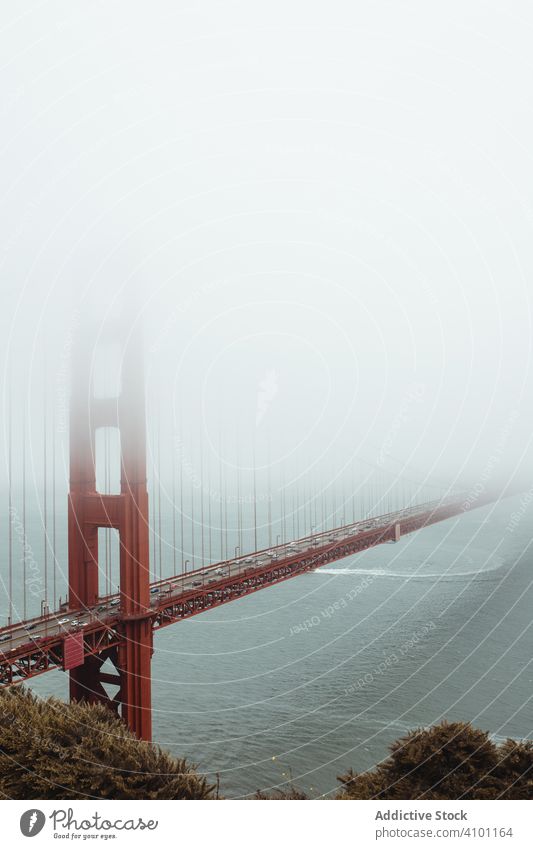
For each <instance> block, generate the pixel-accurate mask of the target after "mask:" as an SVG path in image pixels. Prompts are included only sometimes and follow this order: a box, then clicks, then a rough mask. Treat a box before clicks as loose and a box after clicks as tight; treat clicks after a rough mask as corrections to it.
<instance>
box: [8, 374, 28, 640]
mask: <svg viewBox="0 0 533 849" xmlns="http://www.w3.org/2000/svg"><path fill="white" fill-rule="evenodd" d="M8 380H9V386H8V397H7V405H8V409H7V444H8V449H7V450H8V457H7V463H8V473H7V475H8V516H9V524H8V551H9V554H8V556H9V583H8V587H9V616H8V624H9V625H11V623H12V622H13V519H14V516H13V422H12V416H13V411H12V400H13V399H12V391H11V375H9V376H8ZM23 414H24V411H23Z"/></svg>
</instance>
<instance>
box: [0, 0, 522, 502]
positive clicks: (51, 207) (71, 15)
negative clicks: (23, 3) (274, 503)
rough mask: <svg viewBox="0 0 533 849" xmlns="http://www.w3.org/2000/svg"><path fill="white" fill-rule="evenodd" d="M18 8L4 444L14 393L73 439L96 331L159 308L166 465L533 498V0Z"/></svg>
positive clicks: (156, 325)
mask: <svg viewBox="0 0 533 849" xmlns="http://www.w3.org/2000/svg"><path fill="white" fill-rule="evenodd" d="M3 17H4V20H3V25H2V31H1V33H0V43H1V46H2V51H1V53H2V57H3V60H2V65H3V67H2V71H1V74H0V92H1V103H2V127H3V132H2V153H1V159H0V181H1V196H2V201H1V205H0V210H1V216H2V218H1V228H0V230H1V234H2V235H1V251H0V262H1V266H2V275H1V280H2V306H3V308H2V310H1V313H0V322H1V333H0V352H1V353H0V357H1V364H2V388H3V403H4V429H3V430H4V432H3V434H2V439H3V442H4V446H5V436H6V430H5V420H6V416H5V403H6V398H7V395H8V394H9V391H8V390H9V387H11V389H10V391H11V393H12V395H13V397H14V399H15V400H14V406H15V407H16V411H17V410H18V412H15V418H16V421H17V422H18V423H19V424H20V421H21V416H22V417H26V419H27V428H28V433H29V437H30V438H32V439H33V440H34V442H35V444H37V443H38V440H39V433H40V425H39V421H40V418H39V409H40V407H42V403H43V396H44V395H46V397H47V405H48V411H49V415H51V416H53V420H54V422H55V426H56V428H58V427H59V429H58V433H57V439H58V440H59V441H60V442H62V443H63V441H64V430H61V429H60V425H61V422H62V421H63V419H64V417H65V415H66V413H65V409H66V404H67V401H68V398H67V395H68V388H67V384H68V379H69V378H68V376H69V368H70V359H71V349H72V345H73V342H74V340H75V339H76V337H77V334H78V333H79V328H80V324H81V323H83V322H84V321H85V320H86V318H87V317H88V316H90V317H91V318H92V319H93V320H94V321H95V322H96V323H97V325H98V326H100V325H102V326H103V325H104V324H105V322H106V321H107V320H108V318H109V316H110V315H112V314H114V313H116V312H117V311H118V313H121V312H122V311H123V310H124V309H125V304H127V303H130V302H131V299H132V298H133V297H134V296H135V298H136V306H135V315H136V317H137V319H138V320H139V321H140V322H141V323H142V325H143V328H144V338H145V352H146V353H145V364H146V377H147V385H148V404H149V413H150V416H149V418H150V417H151V418H152V419H153V420H155V419H156V417H159V418H160V419H161V421H162V445H163V449H162V451H163V457H166V456H169V455H170V452H172V453H174V456H175V451H176V434H178V435H179V434H181V438H182V439H184V440H185V442H186V443H187V446H188V447H187V452H188V453H189V454H194V452H195V451H197V450H198V445H199V443H200V441H201V443H202V446H203V448H204V449H205V451H206V455H207V456H208V458H209V462H211V461H212V463H213V464H216V463H218V462H219V456H218V454H219V451H221V450H222V451H223V462H224V463H225V464H227V466H228V468H230V467H231V468H234V467H235V464H237V465H239V464H240V465H242V467H243V468H249V467H250V464H251V461H252V460H251V458H252V452H253V451H255V452H256V455H257V456H256V461H257V462H258V463H259V464H261V463H263V464H265V463H267V462H270V464H271V465H272V467H273V468H274V469H276V470H277V471H279V467H280V466H281V465H282V464H283V463H285V464H286V465H287V466H288V467H289V468H290V469H291V470H292V471H293V472H294V470H295V469H297V468H301V467H302V466H312V465H313V463H314V462H315V461H317V460H318V459H320V462H321V463H322V465H321V466H320V470H323V473H324V474H327V468H328V464H329V466H330V467H331V468H333V467H334V466H335V465H336V466H340V467H341V466H342V464H343V458H344V457H346V458H352V457H357V458H360V459H361V460H364V461H365V462H367V463H369V464H377V465H379V466H380V467H384V468H386V469H388V470H389V471H390V473H391V474H396V473H398V474H400V473H402V472H404V473H405V474H414V473H415V472H416V474H420V476H422V477H423V478H424V479H425V480H428V481H445V482H449V483H450V485H452V486H457V485H461V486H465V485H466V486H468V485H470V484H471V483H472V482H474V483H475V481H476V480H478V479H479V478H480V477H481V476H483V475H484V474H485V475H486V474H487V469H489V470H490V471H489V477H490V476H492V477H493V478H494V480H495V481H496V480H500V479H505V478H509V477H513V476H515V475H517V474H518V476H519V477H520V480H521V481H522V482H524V483H526V482H527V481H528V477H530V472H531V460H532V451H531V444H530V438H531V421H532V420H533V415H532V414H533V402H532V393H531V389H532V367H531V313H532V309H531V307H532V286H531V274H532V266H533V262H532V260H533V247H532V245H533V240H532V233H531V225H532V221H533V218H532V210H531V188H532V165H531V154H530V152H531V144H532V141H533V139H532V135H533V134H532V122H531V96H530V95H531V91H530V89H531V86H530V79H531V68H530V64H531V60H530V37H531V25H532V23H533V21H532V16H531V9H530V8H529V6H528V4H526V3H522V2H519V3H515V4H513V6H512V10H511V11H510V10H509V8H508V5H507V4H504V3H503V2H496V3H493V4H491V5H487V4H486V3H482V2H477V1H476V2H468V0H467V2H450V3H447V4H428V3H424V2H421V0H413V2H405V3H404V2H401V3H397V2H385V0H378V2H356V3H353V2H340V3H339V2H332V3H327V4H325V3H316V2H307V3H303V2H290V0H288V1H287V0H285V2H283V3H282V2H273V3H269V4H256V3H250V2H224V3H217V2H214V0H213V1H212V2H204V0H200V2H197V3H194V4H190V5H187V6H184V5H182V4H179V8H176V4H174V3H170V2H155V3H150V4H145V3H139V2H134V3H132V2H127V3H126V2H125V0H120V2H116V1H115V0H112V2H109V3H103V2H101V3H91V4H81V3H71V2H51V3H46V4H37V3H34V4H33V6H29V7H24V9H22V8H19V7H17V6H15V4H10V8H9V9H7V10H4V16H3ZM99 356H100V355H99ZM97 362H99V365H98V369H97V371H98V370H99V371H98V374H99V375H100V378H99V379H101V377H102V374H105V373H107V371H108V369H107V366H106V364H105V361H104V363H103V364H102V362H101V357H100V360H98V361H97ZM110 371H111V365H110V364H109V372H110ZM17 416H18V418H17ZM63 423H64V422H63ZM163 437H164V438H163ZM65 438H66V437H65ZM149 438H150V451H153V448H154V446H153V444H152V442H153V432H152V429H151V428H150V429H149ZM65 444H66V443H65ZM63 448H64V445H63ZM36 450H37V449H36ZM60 453H61V452H60ZM2 456H4V453H3V455H2ZM495 458H496V459H495ZM29 462H30V465H33V466H35V468H34V472H35V474H36V475H37V477H38V476H39V474H40V471H39V469H40V466H39V462H40V461H39V462H38V461H37V460H35V459H33V458H30V461H29ZM3 466H4V468H3V478H2V479H3V480H5V463H4V464H3ZM413 470H414V471H413ZM316 474H317V475H318V474H319V471H318V467H317V471H316ZM320 474H322V471H320ZM527 485H529V484H527Z"/></svg>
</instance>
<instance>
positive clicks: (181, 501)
mask: <svg viewBox="0 0 533 849" xmlns="http://www.w3.org/2000/svg"><path fill="white" fill-rule="evenodd" d="M182 434H183V428H182V425H181V418H180V465H179V476H180V479H179V484H180V545H181V571H182V573H183V569H184V565H185V558H184V552H185V540H184V538H183V435H182Z"/></svg>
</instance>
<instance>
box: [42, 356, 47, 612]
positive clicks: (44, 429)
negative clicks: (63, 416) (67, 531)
mask: <svg viewBox="0 0 533 849" xmlns="http://www.w3.org/2000/svg"><path fill="white" fill-rule="evenodd" d="M43 384H44V398H43V490H44V492H43V520H44V522H43V527H44V603H45V604H46V603H47V601H48V500H47V495H48V468H47V447H48V446H47V424H48V423H47V416H46V414H47V409H46V406H47V405H46V359H45V365H44V382H43Z"/></svg>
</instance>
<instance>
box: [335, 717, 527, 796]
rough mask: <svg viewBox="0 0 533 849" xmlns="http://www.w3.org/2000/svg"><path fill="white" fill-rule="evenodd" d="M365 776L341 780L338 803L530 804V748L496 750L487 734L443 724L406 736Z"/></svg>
mask: <svg viewBox="0 0 533 849" xmlns="http://www.w3.org/2000/svg"><path fill="white" fill-rule="evenodd" d="M390 751H391V754H390V757H389V758H387V760H385V761H384V762H383V763H381V764H378V766H377V767H376V768H375V769H373V770H371V771H369V772H363V773H359V774H357V773H355V772H353V770H349V771H348V772H347V773H345V774H344V775H340V776H339V778H338V780H339V781H340V782H341V784H342V788H341V790H340V791H339V793H338V795H337V798H338V799H499V798H501V799H530V798H531V797H532V794H533V744H532V743H530V742H523V743H522V742H517V741H515V740H506V741H505V743H503V744H502V745H500V746H497V745H495V744H494V743H493V742H492V740H490V738H489V734H488V733H487V732H486V731H480V730H479V729H476V728H473V727H472V726H471V725H470V724H469V723H465V722H452V723H448V722H442V723H441V724H440V725H434V726H432V727H431V728H429V729H418V730H416V731H411V732H410V733H409V734H407V735H406V736H405V737H402V738H401V739H400V740H397V741H396V742H395V743H393V744H392V746H391V747H390Z"/></svg>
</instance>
